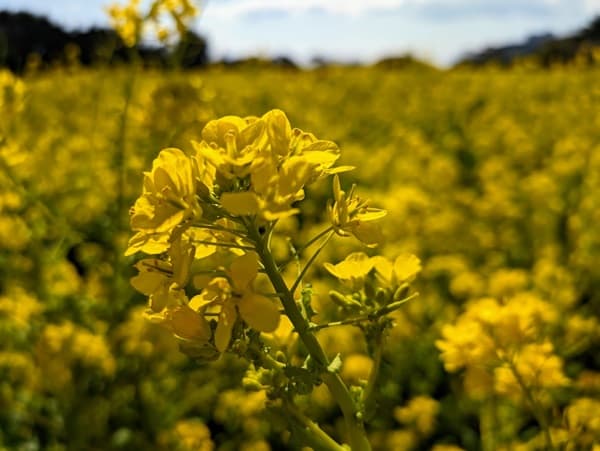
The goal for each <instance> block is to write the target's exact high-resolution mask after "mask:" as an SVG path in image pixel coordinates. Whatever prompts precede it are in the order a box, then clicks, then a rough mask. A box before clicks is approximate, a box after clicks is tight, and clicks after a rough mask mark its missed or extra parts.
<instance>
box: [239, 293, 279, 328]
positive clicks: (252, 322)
mask: <svg viewBox="0 0 600 451" xmlns="http://www.w3.org/2000/svg"><path fill="white" fill-rule="evenodd" d="M238 308H239V310H240V315H241V316H242V318H243V319H244V321H246V322H247V323H248V325H249V326H250V327H251V328H252V329H256V330H259V331H261V332H273V331H274V330H275V329H277V326H278V325H279V316H280V315H279V308H278V307H277V304H275V303H274V302H273V301H271V300H270V299H269V298H267V297H265V296H261V295H260V294H256V293H247V294H246V295H244V296H243V297H242V299H241V300H240V301H239V303H238Z"/></svg>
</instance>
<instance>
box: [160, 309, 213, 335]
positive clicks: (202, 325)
mask: <svg viewBox="0 0 600 451" xmlns="http://www.w3.org/2000/svg"><path fill="white" fill-rule="evenodd" d="M170 323H171V327H172V328H173V333H175V335H177V336H179V337H181V338H185V339H187V340H200V341H208V339H209V338H210V327H209V325H208V323H207V322H206V320H205V319H204V317H203V316H201V315H200V314H198V313H196V312H195V311H193V310H192V309H191V308H189V307H187V306H185V305H182V306H180V307H177V308H175V309H173V310H172V311H171V321H170Z"/></svg>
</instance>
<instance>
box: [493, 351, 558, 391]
mask: <svg viewBox="0 0 600 451" xmlns="http://www.w3.org/2000/svg"><path fill="white" fill-rule="evenodd" d="M513 366H514V368H513ZM562 367H563V362H562V359H561V358H560V357H558V356H557V355H555V354H554V353H553V346H552V344H551V343H549V342H545V343H542V344H530V345H526V346H524V347H523V349H522V350H521V351H520V352H518V353H517V354H516V355H515V356H514V358H513V362H512V364H511V363H506V364H504V365H502V366H500V367H498V368H496V370H495V371H494V377H495V389H496V391H497V392H498V393H500V394H503V395H507V396H515V395H517V394H520V393H521V392H522V390H523V388H522V387H521V383H522V384H524V385H525V386H526V387H527V388H529V389H530V388H533V389H548V388H557V387H562V386H565V385H567V384H568V383H569V379H568V378H567V377H566V376H565V374H564V373H563V369H562ZM515 371H516V373H517V374H515Z"/></svg>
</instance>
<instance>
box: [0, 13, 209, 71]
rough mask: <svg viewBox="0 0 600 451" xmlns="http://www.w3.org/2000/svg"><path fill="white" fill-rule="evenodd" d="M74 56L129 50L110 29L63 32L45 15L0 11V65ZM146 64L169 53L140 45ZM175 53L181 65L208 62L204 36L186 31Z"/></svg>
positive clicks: (121, 57) (89, 60)
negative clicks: (33, 56) (31, 58)
mask: <svg viewBox="0 0 600 451" xmlns="http://www.w3.org/2000/svg"><path fill="white" fill-rule="evenodd" d="M69 49H71V50H72V49H75V53H73V51H71V52H70V53H71V58H73V57H75V58H77V59H78V61H79V62H80V63H81V64H84V65H90V64H94V63H98V62H102V63H115V62H127V61H129V60H130V58H131V52H130V51H129V49H127V48H126V47H125V45H124V44H123V41H122V40H121V39H120V38H119V36H118V35H117V34H116V33H115V32H114V31H113V30H111V29H108V28H91V29H89V30H85V31H79V30H76V31H65V30H64V29H62V28H61V27H60V26H58V25H55V24H53V23H52V22H50V21H49V20H48V19H46V18H45V17H40V16H35V15H33V14H29V13H26V12H19V13H11V12H6V11H1V12H0V67H1V66H4V67H8V68H9V69H11V70H12V71H14V72H22V71H23V70H24V69H25V67H26V65H27V61H28V59H29V58H30V57H31V55H37V56H38V57H39V60H40V62H41V63H42V65H43V66H50V65H52V64H55V63H59V62H62V61H64V60H65V59H68V56H67V54H68V53H69ZM137 51H138V54H139V55H140V57H141V59H142V61H143V62H144V63H145V64H151V65H159V66H164V65H167V64H168V60H169V53H168V52H167V50H166V49H164V48H161V47H149V46H143V47H140V48H138V49H137ZM174 52H179V55H178V57H179V60H180V61H181V63H182V65H183V66H184V67H192V66H199V65H204V64H206V62H207V44H206V41H205V40H204V38H202V37H200V36H197V35H196V34H194V33H193V32H189V33H188V35H187V36H186V38H185V40H184V43H183V44H181V45H180V46H179V47H178V48H176V49H175V50H174Z"/></svg>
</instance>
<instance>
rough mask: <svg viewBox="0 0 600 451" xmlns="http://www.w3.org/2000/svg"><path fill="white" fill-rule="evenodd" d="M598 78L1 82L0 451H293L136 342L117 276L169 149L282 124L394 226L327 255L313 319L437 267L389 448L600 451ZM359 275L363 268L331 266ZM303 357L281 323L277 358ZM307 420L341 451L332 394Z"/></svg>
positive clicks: (300, 237)
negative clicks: (155, 166) (144, 195)
mask: <svg viewBox="0 0 600 451" xmlns="http://www.w3.org/2000/svg"><path fill="white" fill-rule="evenodd" d="M599 80H600V69H598V66H594V65H586V66H579V65H572V66H558V67H554V68H551V69H542V68H539V67H537V66H535V65H528V64H526V63H524V64H521V65H518V66H516V67H513V68H511V69H500V68H494V67H486V68H481V69H473V68H466V67H465V68H456V69H452V70H444V71H442V70H437V69H434V68H429V67H427V66H424V65H417V64H415V65H414V66H411V65H408V66H406V67H404V68H402V69H398V68H386V67H381V66H374V67H335V66H331V67H323V68H317V69H313V70H292V69H285V68H276V67H269V66H261V65H251V64H250V65H245V66H244V65H242V66H239V67H236V68H226V67H221V66H212V67H209V68H207V69H203V70H193V71H159V70H153V69H142V68H139V67H138V68H135V67H123V68H119V67H114V68H102V67H98V68H92V69H90V68H82V67H79V66H78V65H76V64H71V65H65V66H63V67H56V68H54V69H52V70H49V71H46V72H36V71H35V70H34V69H32V70H30V71H29V72H28V73H26V74H25V75H24V76H22V77H17V76H15V75H12V74H11V73H10V72H8V71H2V72H0V340H1V343H2V345H1V346H0V449H7V450H13V449H14V450H38V449H40V450H41V449H44V450H53V451H58V450H83V449H87V450H95V449H97V450H130V449H159V450H212V449H215V450H217V449H218V450H238V449H239V450H247V451H249V450H269V449H272V450H277V449H296V448H298V449H299V448H300V445H298V442H296V441H295V438H294V436H293V435H292V436H290V434H289V432H287V427H286V424H285V423H284V422H283V420H284V418H281V417H277V416H276V415H269V413H268V410H269V409H268V406H269V402H270V401H269V399H268V397H267V395H266V393H265V391H264V390H261V389H260V387H256V386H254V385H255V384H253V383H254V382H255V379H253V378H252V377H249V373H248V363H247V362H246V361H244V360H243V359H240V358H238V357H236V356H233V355H230V354H224V355H222V356H221V357H220V358H216V359H214V357H216V356H197V357H196V358H195V357H194V356H190V353H187V355H186V354H184V353H182V352H180V348H179V345H180V343H179V342H178V340H177V339H176V338H174V337H173V336H172V334H171V333H170V332H169V331H167V330H165V328H163V327H160V325H156V324H153V323H152V322H151V321H148V320H147V319H146V318H144V316H143V311H144V310H145V309H146V304H147V301H146V297H145V296H143V295H142V294H140V293H138V292H137V291H135V289H134V288H133V287H132V286H131V284H130V279H131V278H132V277H135V276H136V274H137V270H136V269H135V268H134V266H133V265H134V264H135V263H136V262H137V261H138V260H139V257H136V256H131V255H127V256H125V251H126V249H127V247H128V244H127V243H128V240H129V239H130V237H131V232H130V226H129V214H128V211H129V209H130V207H131V206H132V205H133V204H134V202H135V201H136V199H137V198H138V197H139V196H140V194H141V189H142V180H143V177H144V171H149V170H150V168H151V167H152V161H153V160H154V159H155V158H156V157H157V155H158V154H159V151H160V150H161V149H165V148H172V147H176V148H178V149H181V152H182V153H183V154H187V155H192V154H193V153H194V152H195V149H194V146H193V144H192V140H194V141H200V140H201V135H202V130H203V128H204V126H205V125H206V124H207V123H208V122H209V121H211V120H214V119H217V118H220V117H223V116H227V115H236V116H240V117H246V116H257V117H260V116H262V115H263V114H265V113H267V112H268V111H270V110H273V109H279V110H282V111H284V112H285V114H286V115H287V117H288V118H289V121H290V123H291V124H292V125H293V126H294V127H298V128H300V129H302V130H306V131H310V132H312V133H314V134H315V135H316V136H318V137H320V138H321V137H323V138H324V139H327V140H331V141H333V142H335V143H336V144H337V145H338V146H339V148H340V150H341V153H340V155H341V156H340V159H339V161H338V163H337V164H338V166H344V165H347V166H354V167H355V169H354V170H353V171H350V172H345V173H344V174H342V175H341V177H340V179H341V183H342V188H343V189H345V190H346V191H349V189H350V186H351V184H352V183H357V185H358V190H359V194H360V196H361V197H362V198H367V199H369V201H370V203H369V204H370V205H372V206H373V207H376V208H381V209H385V210H387V216H386V217H385V218H384V219H381V222H380V223H381V227H382V234H383V241H382V243H381V244H380V245H379V246H378V247H377V248H373V247H368V246H366V245H365V244H363V243H361V242H360V241H359V240H357V239H354V238H352V237H350V238H344V237H340V236H333V238H332V241H331V244H330V245H329V246H328V247H326V248H324V250H323V252H321V254H319V256H318V258H317V260H316V261H315V264H314V265H313V266H312V267H311V269H310V272H309V274H308V276H310V281H311V283H312V291H313V293H314V297H313V303H314V307H315V310H316V311H317V315H318V316H319V317H322V318H327V317H328V314H329V313H330V312H333V311H334V310H335V309H336V308H339V307H338V306H336V303H335V302H333V301H332V296H330V295H329V292H330V290H332V289H336V290H337V289H338V288H337V287H338V284H337V282H336V277H337V278H341V279H344V277H346V278H347V279H349V278H350V275H351V274H350V275H348V274H349V273H348V271H350V272H351V271H356V278H360V277H361V271H362V269H361V268H362V266H361V265H362V264H364V262H365V261H367V260H366V259H367V258H368V257H367V256H371V255H375V253H378V254H380V255H383V256H386V257H388V258H389V259H390V261H394V259H395V258H396V257H397V256H398V255H404V254H414V255H415V256H417V257H418V259H419V260H420V265H421V267H422V269H421V271H420V273H419V274H418V275H416V278H415V280H414V281H413V282H412V287H413V288H414V290H415V291H416V292H418V296H417V297H414V298H412V299H410V300H409V301H408V302H406V303H405V304H404V305H403V306H402V308H400V309H398V310H395V311H394V312H393V313H392V314H391V317H392V318H393V321H394V327H393V328H391V329H390V332H389V334H388V336H387V337H386V343H385V347H384V348H383V349H384V351H383V355H382V356H381V369H380V375H379V376H380V379H379V381H380V382H379V384H377V391H376V393H375V407H374V413H373V415H372V418H371V419H370V421H369V422H368V424H367V426H366V429H367V433H368V436H369V439H370V441H371V443H372V446H373V449H376V450H430V449H431V450H435V451H451V450H459V449H464V450H484V451H492V450H542V449H544V450H545V449H556V450H559V449H563V450H592V449H593V450H595V451H597V450H599V449H600V415H599V412H600V353H599V352H598V345H599V344H600V323H599V314H600V269H599V268H600V81H599ZM333 196H334V193H333V191H332V183H331V179H328V180H324V181H317V182H316V183H314V184H313V185H311V186H310V187H308V188H307V190H306V199H305V200H303V201H302V209H301V214H300V215H296V216H289V217H286V218H282V219H281V220H280V223H279V224H278V226H279V232H278V234H277V235H276V236H274V238H273V243H272V246H273V253H274V255H275V256H276V257H277V258H278V259H281V260H285V259H287V258H291V257H292V254H291V251H290V246H289V244H290V243H294V244H299V243H302V242H306V241H307V240H309V239H310V238H311V237H312V236H314V235H315V234H316V233H319V232H320V231H321V230H323V229H324V228H326V227H327V225H328V224H329V217H328V212H327V210H326V209H325V208H324V205H326V202H327V199H333ZM367 244H369V243H367ZM353 252H363V253H364V254H366V256H360V257H355V258H356V259H357V260H356V261H354V263H353V265H355V266H352V268H356V269H350V270H349V269H348V267H343V266H339V264H338V263H339V262H340V261H342V260H344V259H345V258H346V257H347V256H348V255H349V254H351V253H353ZM245 255H246V256H248V255H251V254H245ZM361 262H362V263H361ZM253 264H254V263H253ZM336 264H337V266H336ZM404 264H405V265H407V267H405V268H404V269H402V268H400V269H396V270H395V271H397V273H399V272H400V271H402V270H404V271H408V273H410V274H411V275H412V274H414V272H415V271H417V269H415V270H414V271H412V270H411V268H413V266H410V265H418V262H415V261H412V263H411V261H409V260H407V261H406V262H405V263H404ZM291 266H294V265H291ZM414 268H416V266H414ZM370 269H371V266H369V268H368V269H367V270H365V271H367V272H368V271H369V270H370ZM294 271H296V268H295V267H294V268H290V269H289V272H290V274H292V273H293V272H294ZM390 271H391V270H390ZM411 271H412V272H411ZM408 273H407V274H408ZM290 274H287V273H286V274H284V276H285V277H288V276H290ZM390 274H391V272H390ZM394 274H396V273H394ZM252 277H256V272H254V273H253V274H251V276H249V277H248V278H249V280H251V281H252V280H253V279H252ZM398 277H400V276H398ZM407 277H408V276H407ZM291 280H293V277H292V279H291ZM352 280H354V279H352ZM244 289H245V290H246V293H247V296H255V294H254V293H253V292H251V291H248V290H249V289H247V288H244ZM336 299H337V298H336ZM271 315H272V314H271ZM265 321H266V320H265ZM259 323H260V321H259ZM269 327H270V325H269ZM265 328H266V327H265ZM190 333H191V332H190ZM229 333H231V332H229ZM293 335H294V333H293V332H292V330H291V327H290V326H289V323H286V322H285V321H281V322H280V323H279V328H278V329H277V330H275V332H273V333H270V334H268V337H266V338H265V339H268V340H270V342H271V343H272V346H274V347H277V346H288V344H286V343H288V341H289V340H293V339H294V338H293ZM317 336H318V338H319V340H320V341H321V343H322V344H323V346H324V348H325V350H326V353H327V354H328V356H329V357H330V358H331V359H333V358H334V356H336V354H338V353H339V355H340V357H341V368H340V369H339V373H340V375H341V377H342V379H343V380H344V381H346V382H347V383H348V384H354V385H356V386H360V385H361V383H362V382H361V381H364V380H365V379H367V378H368V376H369V370H370V368H371V366H372V365H373V360H372V357H370V356H372V355H373V353H372V350H370V349H367V345H366V343H365V341H364V340H363V339H362V336H361V335H360V334H359V333H358V329H357V328H356V327H355V326H353V325H342V326H338V327H330V328H326V329H323V330H320V331H319V332H317ZM223 343H225V344H223ZM219 346H220V348H223V347H224V346H226V342H224V341H223V340H222V341H221V344H220V345H219ZM217 356H218V355H217ZM206 357H210V358H206ZM254 376H256V375H254ZM298 403H299V404H300V405H301V406H302V408H303V409H304V410H305V411H306V412H308V413H309V414H310V417H311V418H312V419H313V420H314V421H316V422H317V423H318V424H319V425H320V426H321V427H322V428H323V430H325V431H327V432H328V433H329V434H330V435H332V436H334V437H338V438H340V440H343V437H344V434H345V432H344V426H343V424H342V419H341V418H342V417H341V414H340V412H339V410H338V408H337V407H336V405H335V403H334V401H333V400H332V398H331V396H330V394H329V392H328V391H327V388H325V387H324V386H322V385H321V386H319V387H317V388H316V389H315V390H313V391H312V392H310V393H306V394H303V395H302V396H300V398H299V400H298Z"/></svg>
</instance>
